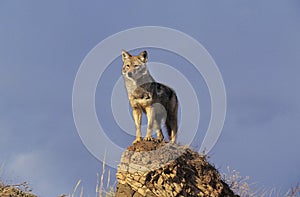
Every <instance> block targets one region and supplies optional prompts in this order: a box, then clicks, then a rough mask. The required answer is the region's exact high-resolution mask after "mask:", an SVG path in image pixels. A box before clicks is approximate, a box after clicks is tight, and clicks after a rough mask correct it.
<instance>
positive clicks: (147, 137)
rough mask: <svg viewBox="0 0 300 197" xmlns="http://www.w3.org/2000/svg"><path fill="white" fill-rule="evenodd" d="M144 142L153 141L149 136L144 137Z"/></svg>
mask: <svg viewBox="0 0 300 197" xmlns="http://www.w3.org/2000/svg"><path fill="white" fill-rule="evenodd" d="M144 140H145V141H151V140H153V138H152V137H151V136H146V137H145V138H144Z"/></svg>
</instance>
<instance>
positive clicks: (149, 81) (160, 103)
mask: <svg viewBox="0 0 300 197" xmlns="http://www.w3.org/2000/svg"><path fill="white" fill-rule="evenodd" d="M122 60H123V67H122V75H123V78H124V80H125V86H126V90H127V94H128V98H129V102H130V105H131V107H132V114H133V118H134V123H135V127H136V140H135V141H134V142H138V141H140V140H141V139H142V134H141V120H142V114H143V112H144V113H145V114H146V116H147V119H148V124H147V134H146V137H145V140H151V139H152V130H153V129H155V131H156V134H157V138H158V139H159V140H163V138H164V136H163V134H162V130H161V125H162V122H163V121H164V122H165V125H166V129H167V133H168V136H169V139H170V141H171V142H173V143H175V142H176V137H177V129H178V128H177V127H178V126H177V111H178V99H177V96H176V93H175V91H174V90H172V89H171V88H169V87H167V86H165V85H163V84H161V83H158V82H155V80H154V79H153V77H152V76H151V75H150V73H149V71H148V69H147V66H146V62H147V60H148V54H147V52H146V51H143V52H141V53H140V54H139V55H137V56H132V55H131V54H129V53H128V52H127V51H124V50H123V51H122Z"/></svg>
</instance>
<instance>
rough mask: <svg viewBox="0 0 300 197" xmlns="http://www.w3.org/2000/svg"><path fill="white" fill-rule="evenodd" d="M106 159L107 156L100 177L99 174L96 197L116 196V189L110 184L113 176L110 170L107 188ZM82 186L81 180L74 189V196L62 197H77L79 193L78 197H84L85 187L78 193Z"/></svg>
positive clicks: (66, 195) (64, 196) (65, 195)
mask: <svg viewBox="0 0 300 197" xmlns="http://www.w3.org/2000/svg"><path fill="white" fill-rule="evenodd" d="M105 157H106V154H105V155H104V161H103V162H102V173H101V175H99V174H98V173H97V183H96V191H95V194H96V197H113V196H115V189H114V185H115V183H114V184H113V185H111V183H110V178H111V174H110V170H108V172H107V179H106V186H105V184H104V183H105V180H104V177H105V174H106V165H105V164H106V163H105ZM80 184H81V180H79V181H78V182H77V184H76V186H75V187H74V189H73V192H72V194H62V195H61V196H60V197H76V194H77V193H79V195H78V197H83V194H84V189H83V187H81V190H80V192H79V191H78V188H79V186H80Z"/></svg>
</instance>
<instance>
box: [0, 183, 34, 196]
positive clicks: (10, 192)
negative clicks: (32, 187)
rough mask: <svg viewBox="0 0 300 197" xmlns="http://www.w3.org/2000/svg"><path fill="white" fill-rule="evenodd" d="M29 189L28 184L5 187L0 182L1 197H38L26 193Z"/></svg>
mask: <svg viewBox="0 0 300 197" xmlns="http://www.w3.org/2000/svg"><path fill="white" fill-rule="evenodd" d="M26 189H27V183H22V184H19V185H4V184H3V183H2V182H1V181H0V196H1V197H36V196H35V195H33V194H30V193H28V192H27V191H24V190H26Z"/></svg>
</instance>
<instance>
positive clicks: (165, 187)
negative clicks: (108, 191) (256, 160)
mask: <svg viewBox="0 0 300 197" xmlns="http://www.w3.org/2000/svg"><path fill="white" fill-rule="evenodd" d="M117 179H118V185H117V191H116V197H118V196H119V197H121V196H122V197H123V196H128V197H130V196H134V197H140V196H160V197H161V196H168V197H169V196H230V197H231V196H236V195H234V193H233V192H232V191H231V190H230V188H229V187H228V185H227V184H226V183H224V182H223V181H222V179H221V176H220V174H219V172H218V171H217V170H216V169H215V168H214V167H213V166H212V165H210V164H209V163H208V162H207V161H206V157H205V156H203V155H199V154H198V153H197V152H194V151H192V150H191V149H189V148H187V147H185V146H179V145H176V144H171V143H166V142H158V141H156V140H153V141H141V142H139V143H136V144H133V145H131V146H129V147H128V148H127V150H126V151H125V152H124V153H123V155H122V158H121V162H120V164H119V167H118V172H117Z"/></svg>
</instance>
